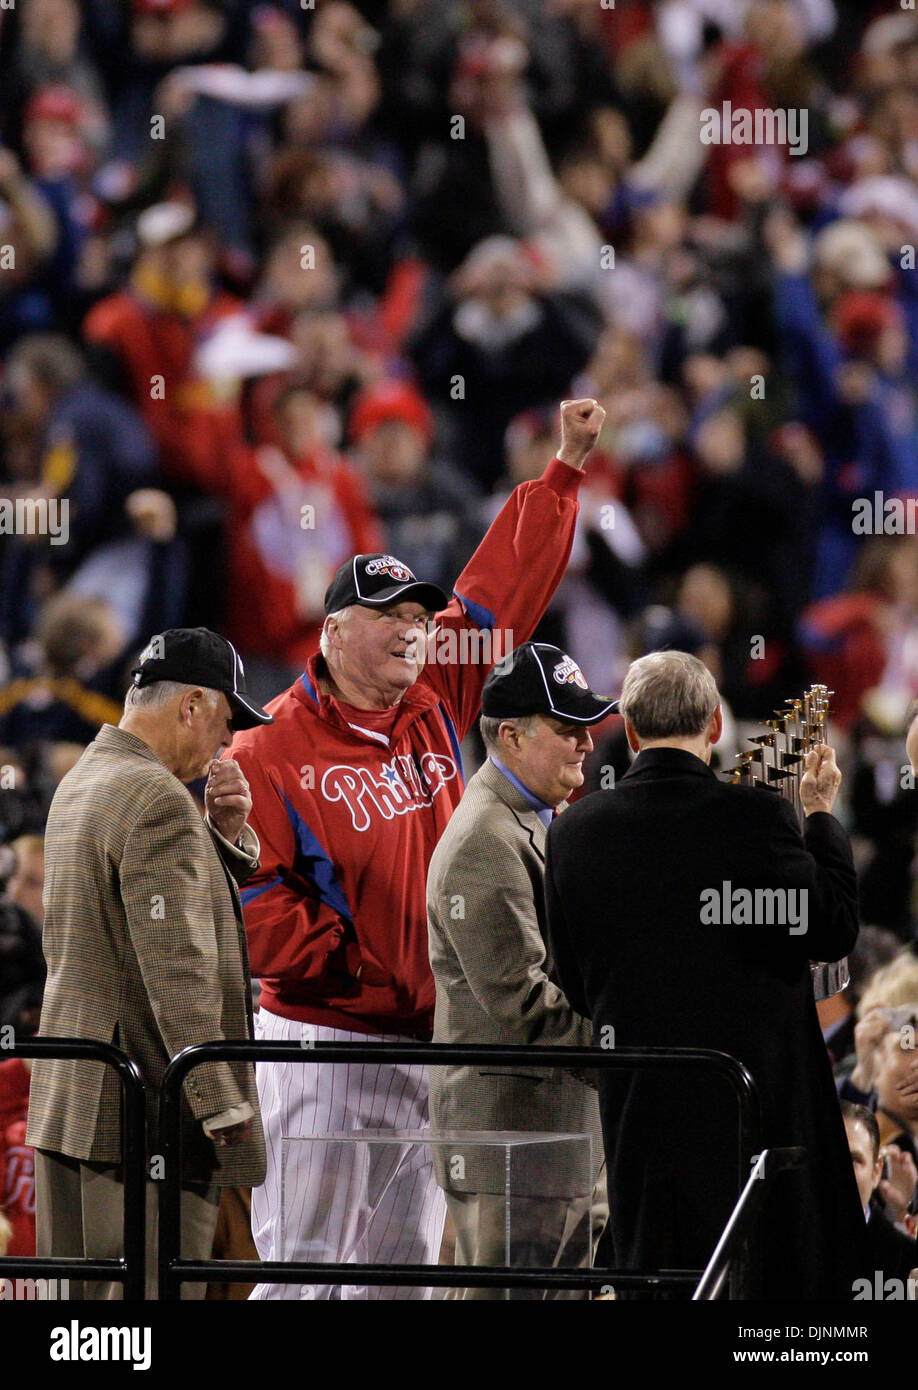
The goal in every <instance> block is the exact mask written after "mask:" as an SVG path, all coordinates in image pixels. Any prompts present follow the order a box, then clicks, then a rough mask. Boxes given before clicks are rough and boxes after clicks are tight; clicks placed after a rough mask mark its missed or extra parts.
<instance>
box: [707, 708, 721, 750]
mask: <svg viewBox="0 0 918 1390" xmlns="http://www.w3.org/2000/svg"><path fill="white" fill-rule="evenodd" d="M723 731H724V712H723V708H722V706H721V705H718V706H717V709H716V710H715V711H714V713H713V715H712V716H711V723H710V725H709V733H710V743H711V745H712V747H713V745H714V744H715V743H719V742H720V736H721V734H722V733H723Z"/></svg>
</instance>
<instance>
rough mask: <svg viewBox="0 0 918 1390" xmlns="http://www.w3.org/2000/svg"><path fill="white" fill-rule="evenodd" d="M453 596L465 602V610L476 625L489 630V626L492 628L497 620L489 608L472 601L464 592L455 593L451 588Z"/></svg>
mask: <svg viewBox="0 0 918 1390" xmlns="http://www.w3.org/2000/svg"><path fill="white" fill-rule="evenodd" d="M453 596H454V597H455V598H457V599H459V600H460V601H461V602H462V603H464V604H465V611H466V612H467V613H468V615H469V617H470V618H471V620H472V622H473V623H474V624H475V626H476V627H483V628H487V629H488V631H489V632H490V630H491V628H493V626H494V624H495V623H496V622H497V619H496V618H495V616H494V614H493V613H492V612H491V610H490V608H484V607H482V605H481V604H480V603H473V602H472V600H471V599H470V598H466V597H465V595H464V594H460V593H457V592H456V590H455V589H454V590H453Z"/></svg>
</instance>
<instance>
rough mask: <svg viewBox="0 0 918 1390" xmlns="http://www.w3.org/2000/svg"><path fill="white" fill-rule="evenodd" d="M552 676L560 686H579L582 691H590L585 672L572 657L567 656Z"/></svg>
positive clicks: (559, 663)
mask: <svg viewBox="0 0 918 1390" xmlns="http://www.w3.org/2000/svg"><path fill="white" fill-rule="evenodd" d="M552 676H553V677H554V679H555V680H556V681H557V682H558V684H559V685H579V686H580V689H581V690H587V689H589V687H588V686H587V683H586V680H585V678H584V675H583V672H582V671H581V669H580V667H579V666H578V665H577V663H576V661H575V660H574V658H573V657H571V656H566V657H565V658H564V660H563V661H559V662H558V664H557V666H556V667H555V669H554V670H553V671H552Z"/></svg>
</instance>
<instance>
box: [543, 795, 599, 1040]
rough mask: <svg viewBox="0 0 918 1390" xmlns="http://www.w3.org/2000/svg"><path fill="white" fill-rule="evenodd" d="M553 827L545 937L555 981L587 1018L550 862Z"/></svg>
mask: <svg viewBox="0 0 918 1390" xmlns="http://www.w3.org/2000/svg"><path fill="white" fill-rule="evenodd" d="M555 824H556V822H553V823H552V825H551V826H549V829H548V836H547V837H546V840H545V913H546V929H545V934H546V937H547V942H548V950H549V952H550V954H551V959H552V973H553V974H554V976H555V979H556V980H557V981H558V983H559V985H560V986H561V988H562V989H563V991H564V993H565V995H566V996H567V998H568V999H569V1000H570V1002H571V1004H572V1005H573V1007H574V1008H575V1009H576V1010H577V1011H578V1013H581V1014H583V1016H584V1018H589V1017H590V1009H589V1004H588V1003H587V999H586V992H585V989H584V983H583V974H582V972H581V969H580V965H579V962H578V960H577V956H576V953H575V951H574V945H573V940H572V938H571V933H570V928H569V925H568V919H567V912H566V909H565V906H564V900H563V898H562V897H561V894H560V893H559V892H558V888H557V885H556V884H555V880H554V872H553V859H554V857H556V856H557V853H558V842H557V839H556V837H555V836H554V835H553V834H552V831H553V830H554V827H555Z"/></svg>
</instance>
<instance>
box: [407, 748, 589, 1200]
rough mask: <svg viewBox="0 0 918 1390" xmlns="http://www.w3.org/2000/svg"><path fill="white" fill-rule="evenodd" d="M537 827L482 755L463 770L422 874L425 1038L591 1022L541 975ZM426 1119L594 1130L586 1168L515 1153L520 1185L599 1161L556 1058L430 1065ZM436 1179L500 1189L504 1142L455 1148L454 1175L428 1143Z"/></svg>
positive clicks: (580, 1099)
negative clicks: (462, 785) (430, 1018)
mask: <svg viewBox="0 0 918 1390" xmlns="http://www.w3.org/2000/svg"><path fill="white" fill-rule="evenodd" d="M544 851H545V827H544V825H543V824H542V822H541V821H540V820H539V817H538V815H537V814H536V812H535V811H533V810H532V809H531V808H530V806H529V805H528V803H527V801H526V799H525V798H524V797H523V796H522V795H521V793H520V792H519V791H518V790H517V789H516V788H515V787H514V786H513V784H512V783H511V782H509V781H508V780H507V778H506V777H504V775H503V773H502V772H500V770H499V769H498V768H497V767H495V766H494V764H493V763H491V762H490V761H486V762H485V763H484V764H483V766H482V767H481V768H480V769H479V770H478V772H476V774H475V776H474V777H473V778H472V779H471V781H470V782H469V784H468V786H467V788H466V790H465V794H464V796H463V798H462V800H461V802H460V803H459V805H458V807H457V808H456V810H455V811H454V812H453V815H452V818H451V819H450V822H449V824H448V825H447V827H446V830H445V831H444V832H443V835H442V836H441V838H440V841H439V843H438V845H437V848H436V849H435V851H434V854H433V857H432V859H431V862H430V870H429V873H428V877H427V922H428V938H429V946H430V962H431V967H432V969H433V973H434V980H435V982H436V990H437V998H436V1009H435V1013H434V1042H454V1043H532V1044H538V1045H541V1046H551V1045H553V1044H556V1045H559V1046H565V1047H587V1046H589V1044H590V1040H591V1027H590V1024H589V1023H588V1022H587V1020H586V1019H583V1018H581V1017H580V1015H579V1014H576V1013H575V1012H574V1010H573V1009H572V1008H571V1006H570V1004H569V1003H568V1002H567V1000H566V998H565V997H564V995H563V994H562V993H561V990H560V989H558V987H557V986H556V985H554V984H552V982H551V980H550V979H549V978H548V971H549V966H550V962H549V961H547V960H546V954H545V944H544V941H543V939H542V924H543V922H544V906H543V874H544V866H545V856H544ZM430 1115H431V1124H432V1125H433V1127H434V1128H435V1129H438V1130H454V1129H456V1130H475V1131H478V1130H545V1131H549V1132H563V1133H572V1134H580V1133H585V1134H590V1135H591V1136H592V1137H593V1152H592V1160H593V1172H592V1173H589V1172H587V1171H586V1169H585V1168H584V1167H583V1165H574V1166H573V1167H572V1166H571V1164H570V1161H569V1156H570V1150H568V1151H567V1155H566V1156H565V1155H562V1152H561V1151H560V1150H559V1149H542V1150H540V1151H530V1152H529V1154H528V1156H526V1157H525V1159H524V1158H523V1156H522V1155H518V1157H517V1158H516V1159H515V1160H514V1175H513V1176H514V1185H515V1186H516V1187H518V1188H519V1189H520V1195H525V1193H524V1192H523V1188H525V1189H526V1192H528V1194H529V1195H532V1196H558V1197H564V1196H573V1195H576V1194H577V1193H578V1192H584V1191H588V1190H589V1189H590V1188H591V1187H592V1185H593V1181H594V1179H595V1177H596V1175H597V1173H598V1171H599V1168H600V1167H601V1165H602V1161H603V1149H602V1134H601V1129H600V1124H599V1108H598V1103H597V1099H596V1092H595V1090H593V1089H592V1088H591V1087H589V1086H587V1085H586V1084H585V1083H584V1082H583V1081H580V1080H578V1079H577V1078H576V1077H574V1076H573V1075H571V1073H570V1072H567V1071H563V1070H561V1069H560V1068H548V1067H543V1068H536V1067H528V1068H527V1067H522V1066H521V1067H519V1068H518V1069H517V1068H513V1069H512V1070H511V1069H509V1068H508V1069H506V1070H504V1069H503V1068H502V1069H501V1070H500V1071H498V1070H497V1069H495V1070H493V1071H490V1072H489V1071H488V1070H487V1069H486V1068H485V1069H481V1068H479V1067H471V1066H469V1067H431V1069H430ZM433 1156H434V1168H435V1171H436V1173H437V1181H438V1182H439V1183H440V1186H441V1187H445V1188H447V1189H448V1190H449V1189H452V1190H455V1191H457V1192H482V1193H500V1192H503V1191H504V1168H503V1154H502V1153H501V1154H500V1155H498V1154H496V1153H494V1152H493V1151H492V1152H491V1153H490V1154H486V1153H485V1152H484V1151H483V1150H481V1149H478V1148H473V1147H471V1146H469V1147H468V1148H467V1149H466V1148H464V1149H463V1152H462V1157H463V1160H464V1164H463V1165H459V1166H458V1171H459V1172H461V1171H462V1168H463V1167H464V1173H465V1176H464V1177H463V1178H460V1177H457V1176H456V1174H457V1165H455V1164H452V1165H450V1164H449V1163H448V1162H447V1159H448V1158H449V1157H450V1156H454V1155H447V1153H446V1150H445V1149H444V1148H443V1147H442V1146H436V1147H434V1149H433Z"/></svg>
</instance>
